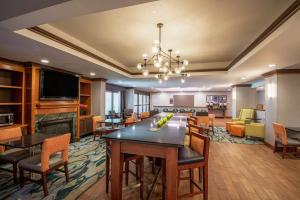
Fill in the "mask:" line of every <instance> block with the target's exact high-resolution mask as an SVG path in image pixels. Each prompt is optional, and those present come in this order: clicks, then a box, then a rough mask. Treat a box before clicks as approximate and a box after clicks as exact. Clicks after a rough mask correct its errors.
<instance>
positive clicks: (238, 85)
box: [231, 84, 252, 88]
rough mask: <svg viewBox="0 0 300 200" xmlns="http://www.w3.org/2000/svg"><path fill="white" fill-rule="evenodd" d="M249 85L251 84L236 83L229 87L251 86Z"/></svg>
mask: <svg viewBox="0 0 300 200" xmlns="http://www.w3.org/2000/svg"><path fill="white" fill-rule="evenodd" d="M251 86H252V85H251V84H237V85H233V86H231V87H232V88H234V87H251Z"/></svg>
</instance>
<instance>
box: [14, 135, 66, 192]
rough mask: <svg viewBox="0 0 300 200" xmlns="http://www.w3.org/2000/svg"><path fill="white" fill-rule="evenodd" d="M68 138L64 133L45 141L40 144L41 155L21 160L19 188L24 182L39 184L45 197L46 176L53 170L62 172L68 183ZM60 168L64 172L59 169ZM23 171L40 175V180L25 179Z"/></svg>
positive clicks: (46, 190) (46, 189) (46, 188)
mask: <svg viewBox="0 0 300 200" xmlns="http://www.w3.org/2000/svg"><path fill="white" fill-rule="evenodd" d="M70 138H71V134H70V133H66V134H63V135H59V136H54V137H51V138H48V139H45V140H44V142H43V144H42V151H41V154H39V155H35V156H32V157H29V158H26V159H24V160H21V161H20V162H19V171H20V185H21V187H23V186H24V182H25V181H26V180H28V181H32V182H36V183H39V184H41V185H42V186H43V190H44V196H47V195H48V187H47V174H48V173H49V172H51V171H53V170H57V171H61V172H64V173H65V176H66V182H69V172H68V147H69V143H70ZM58 144H59V145H58ZM62 166H63V167H64V170H61V169H60V167H62ZM24 171H28V172H32V173H37V174H40V175H41V179H40V180H33V179H31V177H26V176H24Z"/></svg>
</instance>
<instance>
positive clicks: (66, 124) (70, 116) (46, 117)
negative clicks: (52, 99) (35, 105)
mask: <svg viewBox="0 0 300 200" xmlns="http://www.w3.org/2000/svg"><path fill="white" fill-rule="evenodd" d="M34 124H35V132H36V133H40V134H60V133H66V132H70V133H71V141H72V142H75V141H76V127H77V113H76V112H66V113H51V114H40V115H35V123H34Z"/></svg>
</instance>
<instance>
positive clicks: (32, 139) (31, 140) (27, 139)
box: [0, 133, 57, 149]
mask: <svg viewBox="0 0 300 200" xmlns="http://www.w3.org/2000/svg"><path fill="white" fill-rule="evenodd" d="M54 136H57V135H56V134H39V133H35V134H33V135H24V136H22V137H17V138H13V139H10V140H2V141H0V145H3V146H7V147H13V148H23V149H24V148H29V147H33V146H36V145H40V144H43V142H44V140H45V139H47V138H51V137H54Z"/></svg>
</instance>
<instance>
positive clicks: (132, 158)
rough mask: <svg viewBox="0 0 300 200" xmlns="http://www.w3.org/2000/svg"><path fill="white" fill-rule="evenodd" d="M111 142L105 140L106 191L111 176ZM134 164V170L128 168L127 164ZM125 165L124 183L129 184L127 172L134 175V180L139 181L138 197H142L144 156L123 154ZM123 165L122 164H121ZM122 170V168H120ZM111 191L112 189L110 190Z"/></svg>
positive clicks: (107, 190)
mask: <svg viewBox="0 0 300 200" xmlns="http://www.w3.org/2000/svg"><path fill="white" fill-rule="evenodd" d="M111 154H112V148H111V142H110V141H106V181H105V184H106V193H108V192H109V181H110V177H111V173H110V162H111ZM130 163H133V164H135V170H136V171H135V172H133V171H131V170H130V167H129V164H130ZM123 164H124V165H125V171H124V173H125V184H126V186H128V184H129V174H132V175H133V176H135V178H136V181H139V182H140V199H143V194H144V156H140V155H134V154H124V163H123ZM122 166H123V165H122ZM122 171H123V169H122ZM112 192H113V190H112Z"/></svg>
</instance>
